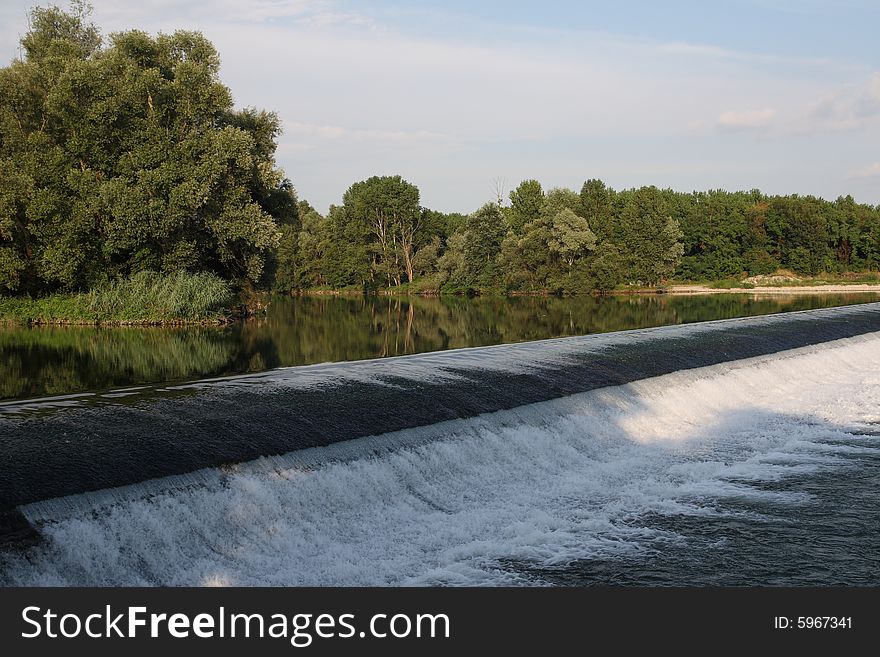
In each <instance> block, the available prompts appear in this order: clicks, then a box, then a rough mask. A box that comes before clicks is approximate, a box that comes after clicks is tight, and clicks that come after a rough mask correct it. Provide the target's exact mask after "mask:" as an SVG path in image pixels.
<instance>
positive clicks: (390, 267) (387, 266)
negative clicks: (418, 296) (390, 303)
mask: <svg viewBox="0 0 880 657" xmlns="http://www.w3.org/2000/svg"><path fill="white" fill-rule="evenodd" d="M342 200H343V208H344V211H345V217H346V221H348V222H350V223H352V224H356V225H358V226H362V227H363V230H362V232H363V233H367V234H369V235H371V241H372V244H370V250H371V251H372V270H373V273H374V275H377V276H378V278H379V279H380V280H384V282H386V283H387V284H388V286H391V285H392V284H394V285H400V283H401V282H402V281H403V276H404V275H405V276H406V280H408V281H412V280H413V278H414V277H415V273H414V268H413V256H414V254H415V252H416V250H417V249H418V247H419V246H421V244H423V243H425V242H427V241H429V240H430V238H428V239H424V235H423V233H424V231H423V230H422V229H423V226H424V225H425V223H426V221H427V220H428V219H429V218H430V216H429V215H427V214H425V213H423V212H422V208H421V206H420V205H419V189H418V187H416V186H415V185H413V184H411V183H409V182H407V181H406V180H404V179H403V178H401V177H400V176H373V177H371V178H368V179H367V180H364V181H361V182H358V183H355V184H354V185H352V186H351V187H349V189H348V191H346V192H345V195H344V196H343V199H342Z"/></svg>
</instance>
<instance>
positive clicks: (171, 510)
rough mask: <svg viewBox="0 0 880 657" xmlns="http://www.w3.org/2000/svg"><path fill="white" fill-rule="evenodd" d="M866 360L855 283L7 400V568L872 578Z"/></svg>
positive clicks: (876, 384) (864, 316) (256, 578)
mask: <svg viewBox="0 0 880 657" xmlns="http://www.w3.org/2000/svg"><path fill="white" fill-rule="evenodd" d="M878 371H880V304H863V305H859V306H850V307H845V308H833V309H822V310H811V311H803V312H793V313H786V314H781V315H768V316H763V317H752V318H740V319H733V320H721V321H714V322H704V323H697V324H690V325H684V326H669V327H660V328H653V329H642V330H634V331H622V332H618V333H609V334H602V335H591V336H583V337H574V338H562V339H554V340H543V341H537V342H529V343H520V344H510V345H501V346H495V347H484V348H475V349H461V350H454V351H448V352H442V353H427V354H419V355H414V356H405V357H396V358H386V359H381V360H372V361H360V362H350V363H334V364H323V365H314V366H306V367H293V368H282V369H277V370H272V371H269V372H265V373H262V374H257V375H245V376H237V377H227V378H222V379H212V380H203V381H195V382H191V383H187V384H175V385H158V386H143V387H139V388H136V389H122V390H111V391H106V392H100V393H98V392H96V393H89V394H82V395H74V396H69V397H55V398H38V399H32V400H14V401H11V402H5V403H3V404H2V405H0V444H2V448H3V450H4V455H5V458H4V461H3V463H2V465H0V509H2V512H3V514H4V516H5V520H4V522H5V524H6V526H7V533H8V534H9V535H14V534H15V533H16V532H21V531H22V523H26V525H27V526H28V527H32V528H35V529H36V531H37V532H39V534H40V535H42V537H43V540H41V541H38V542H37V544H35V545H30V546H26V547H23V548H17V547H13V548H9V549H7V550H5V551H4V552H3V555H2V556H0V582H2V583H4V584H52V583H55V584H58V583H81V584H89V583H92V584H95V583H113V584H125V583H128V584H171V585H174V584H212V583H215V584H224V583H229V584H340V583H342V584H345V583H351V584H400V583H404V584H474V583H476V584H487V583H489V584H498V583H502V584H510V583H513V584H521V583H535V582H538V583H563V584H566V583H584V582H587V583H621V582H622V583H645V580H644V579H639V578H638V577H635V576H633V577H634V579H627V576H625V575H624V573H639V572H642V573H645V575H644V576H645V577H648V576H649V575H648V573H649V572H650V573H652V574H651V575H650V577H656V578H660V580H661V582H660V583H662V577H663V573H664V572H666V571H667V570H668V571H669V572H670V573H673V574H676V573H678V574H677V575H675V576H676V577H678V576H680V573H681V572H682V571H683V570H686V571H687V572H690V573H695V570H694V566H693V564H690V565H686V564H688V558H689V555H693V554H694V553H695V551H696V552H700V553H701V554H703V556H704V557H705V556H706V555H705V553H707V552H708V553H709V554H710V556H711V557H712V558H709V559H705V558H704V559H702V560H701V561H700V563H701V564H706V565H705V572H704V573H703V575H702V576H703V577H704V578H705V579H703V580H700V583H721V584H735V583H739V584H743V583H749V582H755V581H757V582H764V583H797V584H803V583H817V582H818V583H856V584H865V583H874V584H876V578H877V576H876V572H878V571H877V569H876V566H877V564H876V560H877V556H876V555H877V554H878V552H877V551H876V550H875V549H874V548H876V547H877V546H876V541H877V538H876V537H874V536H873V534H874V532H870V531H863V528H861V527H862V525H863V524H864V523H866V522H867V523H870V522H872V520H871V519H872V518H873V519H874V520H876V516H877V511H876V508H875V507H876V505H871V504H870V499H872V498H871V496H870V495H869V492H871V494H873V493H875V492H876V487H875V484H876V483H877V481H878V479H877V478H878V456H880V452H878V449H877V448H878V444H877V436H878V433H880V430H878V428H877V427H878V426H880V416H878V415H877V410H876V409H877V408H878V407H880V406H878V405H877V404H875V402H876V401H877V400H878V397H880V379H878V378H877V372H878ZM841 482H848V483H849V484H850V486H849V489H847V490H843V489H842V488H841ZM859 482H861V485H856V484H858V483H859ZM817 491H818V492H817ZM823 495H827V496H830V497H828V499H825V498H824V497H823ZM817 501H818V502H821V503H822V505H825V507H822V508H825V512H824V513H827V508H826V507H827V505H829V504H830V505H834V504H836V505H838V506H839V507H840V508H839V509H838V511H837V515H836V516H835V517H836V521H835V522H836V524H835V523H832V525H833V527H831V528H829V529H828V531H827V536H826V537H825V538H822V537H821V536H820V537H819V539H816V540H815V541H814V544H815V545H814V546H813V547H814V548H815V549H816V550H822V551H823V553H825V552H827V551H828V550H829V549H830V548H829V545H828V543H827V542H830V544H834V542H835V540H839V537H840V536H841V535H842V534H846V533H847V532H850V533H851V539H852V540H851V548H847V550H845V551H844V552H843V553H841V554H838V555H831V556H829V557H827V559H826V561H825V563H826V564H827V566H826V567H827V569H829V570H830V569H832V567H833V564H834V563H835V559H839V560H841V561H842V563H841V567H840V569H839V570H837V571H835V572H832V573H829V572H824V573H821V572H820V573H817V572H813V570H815V568H814V569H813V570H810V569H805V568H801V569H800V570H797V569H796V564H797V558H798V555H797V554H793V555H791V559H792V561H791V563H792V564H794V565H789V566H788V567H787V568H786V569H784V570H783V571H780V569H779V568H770V567H769V566H767V564H765V563H761V560H760V558H759V557H760V549H761V547H762V546H763V548H764V553H765V554H766V546H767V545H772V544H780V545H785V544H786V543H785V541H786V540H794V538H796V537H797V536H798V531H799V529H798V528H799V527H801V525H802V524H803V523H805V522H807V521H808V520H810V521H811V522H812V521H815V520H816V517H815V514H817V513H820V512H821V511H822V509H821V508H818V509H817V508H816V507H815V504H817V503H818V502H817ZM820 507H821V505H820ZM835 508H837V507H835ZM872 513H873V516H872V515H871V514H872ZM860 514H861V515H860ZM866 514H867V515H866ZM823 518H824V519H825V520H827V518H825V516H821V514H820V519H823ZM874 526H876V524H875V525H874ZM860 528H861V529H860ZM740 530H741V531H742V535H739V534H737V531H740ZM786 532H788V533H786ZM746 536H752V537H753V539H754V538H755V536H758V540H755V541H754V542H755V545H753V546H752V547H751V548H749V549H745V551H743V550H744V547H743V545H744V543H742V544H741V542H742V541H745V537H746ZM823 536H824V535H823ZM780 537H782V538H780ZM804 549H806V548H804ZM162 554H164V555H169V554H173V555H174V564H176V565H172V564H171V563H170V562H169V563H165V564H162V563H159V562H158V561H156V560H157V559H159V556H157V555H162ZM734 554H738V555H739V556H738V557H737V558H738V559H740V560H746V561H747V560H748V558H754V559H755V560H756V562H755V564H753V566H754V567H753V569H752V570H749V564H748V563H745V564H744V565H742V564H741V567H740V568H739V569H738V570H730V571H729V575H728V576H729V577H734V578H735V577H736V574H737V573H739V577H740V578H741V579H740V580H733V581H726V580H723V579H721V580H720V581H719V579H718V578H722V574H721V573H723V572H728V571H724V570H723V569H721V570H719V569H718V568H717V567H713V566H712V564H713V563H716V562H715V561H713V559H714V560H716V561H720V562H723V563H727V562H728V561H729V560H730V559H732V558H733V555H734ZM814 558H815V554H813V553H809V551H807V552H805V553H804V554H803V555H802V556H801V559H802V563H803V564H812V563H815V559H814ZM670 560H671V561H670ZM99 561H100V562H102V563H103V565H102V566H100V567H99V566H98V565H96V563H97V562H99ZM647 563H650V564H652V566H651V568H650V569H648V568H647V567H646V566H645V564H647ZM346 564H347V565H348V566H346ZM621 564H627V568H623V567H622V565H621ZM639 564H641V566H640V565H639ZM716 565H717V564H716ZM844 566H845V568H844ZM791 568H795V570H794V571H793V572H791V573H789V574H788V575H785V573H786V572H788V571H789V569H791ZM780 572H782V574H780ZM750 573H751V574H750ZM771 575H772V578H780V577H781V578H782V579H777V580H771V579H770V578H771ZM694 576H696V575H694ZM750 577H751V578H753V579H751V580H750V579H749V578H750ZM713 578H714V579H713ZM872 578H873V579H872ZM670 581H675V578H674V577H673V575H670ZM648 582H649V583H653V582H651V580H648Z"/></svg>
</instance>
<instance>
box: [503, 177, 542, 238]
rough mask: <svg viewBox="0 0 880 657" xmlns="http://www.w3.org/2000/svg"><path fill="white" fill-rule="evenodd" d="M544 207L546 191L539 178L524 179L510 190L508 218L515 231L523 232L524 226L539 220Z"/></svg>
mask: <svg viewBox="0 0 880 657" xmlns="http://www.w3.org/2000/svg"><path fill="white" fill-rule="evenodd" d="M543 207H544V191H543V190H542V189H541V183H539V182H538V181H537V180H524V181H522V182H521V183H520V184H519V186H518V187H517V188H516V189H515V190H513V191H512V192H510V212H509V213H508V220H509V222H510V227H511V229H513V232H514V233H517V234H521V233H522V231H523V228H524V227H525V226H526V225H527V224H530V223H533V222H535V221H537V219H538V217H540V216H541V210H542V209H543Z"/></svg>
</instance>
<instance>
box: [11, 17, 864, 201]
mask: <svg viewBox="0 0 880 657" xmlns="http://www.w3.org/2000/svg"><path fill="white" fill-rule="evenodd" d="M64 2H65V0H59V2H58V4H60V5H61V6H65V5H64ZM34 4H37V3H35V2H33V1H32V0H31V1H29V0H0V59H2V60H3V61H4V63H5V62H8V61H10V60H11V59H12V58H14V57H15V56H17V54H18V48H17V44H18V40H19V38H20V36H21V35H22V34H23V33H24V32H25V31H26V29H27V21H26V14H27V10H28V8H29V7H30V6H32V5H34ZM43 4H45V3H43ZM92 4H93V5H94V8H95V11H94V15H93V19H94V21H95V23H97V24H98V25H99V26H100V27H101V29H102V32H103V33H104V34H105V35H106V34H109V33H112V32H115V31H119V30H125V29H133V28H137V29H142V30H146V31H148V32H151V33H156V32H160V31H162V32H172V31H174V30H176V29H190V30H192V29H195V30H200V31H201V32H203V33H204V34H205V35H206V36H207V37H208V38H209V39H211V40H212V41H213V42H214V44H215V46H216V47H217V49H218V50H219V52H220V56H221V59H222V68H221V72H220V75H221V79H222V80H223V82H224V83H225V84H226V85H227V86H229V87H230V89H231V90H232V93H233V96H234V98H235V101H236V105H237V106H238V107H257V108H261V109H269V110H272V111H275V112H277V113H278V115H279V116H280V118H281V120H282V125H283V129H284V133H283V134H282V136H281V137H280V138H279V147H278V152H277V160H278V164H279V166H280V167H281V168H282V169H283V170H284V172H285V175H286V176H287V177H289V178H290V179H291V180H292V181H293V183H294V185H295V187H296V189H297V191H298V194H299V197H300V198H304V199H307V200H308V201H309V202H310V203H312V204H313V205H314V206H315V207H316V208H317V209H319V210H321V211H322V212H323V211H326V209H327V208H328V206H329V205H330V204H331V203H340V202H341V198H342V194H343V193H344V191H345V190H346V189H347V188H348V187H349V186H350V185H351V184H352V183H354V182H356V181H359V180H363V179H365V178H367V177H369V176H372V175H393V174H399V175H401V176H403V177H404V178H405V179H407V180H409V181H410V182H412V183H414V184H415V185H417V186H418V187H419V189H420V191H421V200H422V204H423V205H425V206H427V207H431V208H434V209H437V210H443V211H447V212H454V211H457V212H470V211H473V210H474V209H475V208H477V207H479V206H480V205H482V204H483V203H485V202H486V201H488V200H492V199H493V198H494V197H495V196H496V194H497V192H498V191H499V190H500V191H502V192H503V194H504V195H505V196H506V195H507V194H508V193H509V192H510V190H511V189H513V188H515V187H516V185H517V184H518V183H519V182H520V181H521V180H523V179H527V178H536V179H538V180H540V181H541V183H542V184H543V185H544V187H545V188H552V187H570V188H572V189H575V190H577V189H580V186H581V184H582V183H583V181H584V180H586V179H588V178H601V179H602V180H604V181H605V182H606V184H609V185H610V186H612V187H614V188H616V189H622V188H629V187H638V186H641V185H657V186H660V187H671V188H673V189H676V190H679V191H693V190H705V189H718V188H723V189H728V190H733V189H746V190H748V189H755V188H758V189H761V190H762V191H764V192H767V193H771V194H789V193H798V194H813V195H817V196H822V197H825V198H829V199H834V198H836V197H837V196H840V195H846V194H851V195H852V196H853V197H854V198H855V199H856V200H858V201H861V202H868V203H873V204H880V148H878V147H880V46H878V45H877V39H876V26H877V25H880V2H877V1H876V0H801V1H795V0H729V1H724V0H718V1H714V2H705V1H703V2H698V1H690V0H667V1H665V2H656V1H654V2H651V1H631V2H627V1H623V0H621V1H618V2H608V1H607V0H604V1H602V2H593V1H577V2H576V1H553V0H545V1H544V2H534V1H532V2H521V1H517V0H507V1H506V2H502V1H500V0H483V1H479V0H471V1H466V0H447V1H445V2H441V1H437V0H428V1H425V2H400V1H399V0H387V1H370V0H364V1H360V2H356V1H351V0H249V1H247V2H245V1H242V0H213V1H209V0H137V1H135V2H130V1H128V0H125V1H121V0H93V3H92Z"/></svg>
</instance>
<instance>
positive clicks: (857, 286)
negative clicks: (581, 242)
mask: <svg viewBox="0 0 880 657" xmlns="http://www.w3.org/2000/svg"><path fill="white" fill-rule="evenodd" d="M644 292H648V290H644ZM664 293H665V294H841V293H853V294H861V293H876V294H880V284H876V283H874V284H872V283H852V284H839V283H833V284H828V285H756V286H752V287H730V288H715V287H709V286H708V285H670V286H669V287H668V288H666V289H665V290H664Z"/></svg>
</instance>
